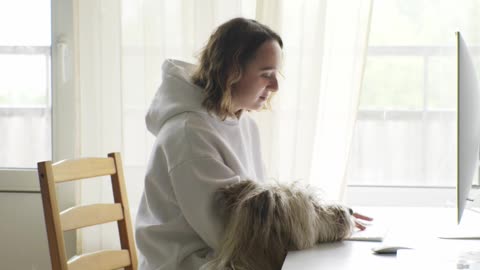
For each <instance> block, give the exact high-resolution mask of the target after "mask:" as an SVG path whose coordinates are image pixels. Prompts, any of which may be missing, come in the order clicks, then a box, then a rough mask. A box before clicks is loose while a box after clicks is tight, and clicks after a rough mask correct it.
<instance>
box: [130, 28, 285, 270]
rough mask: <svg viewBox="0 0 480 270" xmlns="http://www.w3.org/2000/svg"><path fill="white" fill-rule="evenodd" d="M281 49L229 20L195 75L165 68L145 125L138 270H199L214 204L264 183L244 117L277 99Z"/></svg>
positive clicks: (253, 131)
mask: <svg viewBox="0 0 480 270" xmlns="http://www.w3.org/2000/svg"><path fill="white" fill-rule="evenodd" d="M282 47H283V42H282V39H281V38H280V37H279V36H278V35H277V34H276V33H275V32H273V31H272V30H271V29H269V28H268V27H266V26H264V25H262V24H260V23H258V22H256V21H254V20H248V19H243V18H236V19H232V20H230V21H228V22H226V23H224V24H223V25H221V26H219V27H218V29H217V30H216V31H215V32H214V33H213V34H212V36H211V37H210V39H209V41H208V44H207V45H206V47H205V48H204V50H203V52H202V54H201V57H200V63H199V65H198V67H195V66H193V65H191V64H188V63H185V62H181V61H176V60H167V61H165V63H164V64H163V67H162V68H163V82H162V85H161V87H160V89H159V90H158V92H157V93H156V95H155V98H154V100H153V102H152V104H151V107H150V109H149V112H148V114H147V117H146V122H147V127H148V129H149V131H150V132H151V133H152V134H154V135H155V136H156V141H155V144H154V148H153V151H152V153H151V157H150V161H149V164H148V169H147V174H146V178H145V190H144V193H143V196H142V199H141V203H140V207H139V210H138V215H137V220H136V240H137V246H138V249H139V251H140V256H139V257H140V269H142V270H153V269H156V270H159V269H182V270H183V269H185V270H190V269H198V268H199V267H201V266H202V265H204V264H205V263H207V262H208V261H209V260H210V259H211V258H212V256H213V253H214V251H215V250H217V249H218V247H219V244H220V242H221V239H222V235H223V231H224V228H223V222H222V219H221V217H220V216H219V213H218V208H219V206H217V205H215V203H214V200H213V194H214V193H215V191H216V190H217V189H219V188H222V187H225V186H227V185H229V184H234V183H238V182H239V181H242V180H245V179H254V180H256V181H263V180H264V179H265V175H264V169H263V163H262V159H261V153H260V141H259V134H258V129H257V126H256V124H255V123H254V121H253V120H252V119H251V118H250V116H249V115H248V113H246V112H247V111H250V110H259V109H261V108H263V107H265V106H267V105H268V103H269V100H270V98H271V97H272V95H273V93H275V92H276V91H278V81H277V74H278V71H279V69H280V66H281V63H282Z"/></svg>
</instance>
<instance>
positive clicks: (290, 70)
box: [76, 0, 371, 252]
mask: <svg viewBox="0 0 480 270" xmlns="http://www.w3.org/2000/svg"><path fill="white" fill-rule="evenodd" d="M76 5H77V7H76V8H77V9H78V12H77V13H78V15H77V16H78V19H77V21H78V22H79V23H78V27H77V29H78V33H77V34H78V42H77V43H78V44H79V55H78V61H79V68H78V70H77V72H76V74H77V75H78V76H80V87H79V92H80V93H79V96H80V101H79V102H81V104H82V106H81V112H80V113H79V117H80V120H81V121H80V122H81V127H82V130H81V136H82V139H81V147H80V149H82V153H81V154H82V155H83V156H89V155H104V154H105V153H107V152H109V151H121V152H122V155H123V162H124V170H125V177H126V182H127V183H126V184H127V189H128V195H129V203H130V207H131V215H132V217H133V218H134V217H135V214H136V209H137V207H138V203H139V199H140V196H141V192H142V189H143V180H144V174H145V167H146V163H147V159H148V156H149V154H150V151H151V147H152V143H153V139H154V138H153V136H152V135H151V134H149V133H147V131H146V128H145V124H144V115H145V113H146V110H147V108H148V106H149V104H150V102H151V99H152V97H153V95H154V93H155V91H156V89H157V87H158V85H159V84H160V83H161V64H162V62H163V61H164V59H165V58H180V59H184V60H187V61H190V62H195V61H196V58H195V56H196V55H197V54H198V52H199V51H200V49H201V48H202V46H203V45H204V44H205V42H206V41H207V39H208V37H209V35H210V34H211V32H212V31H213V30H214V28H215V27H216V26H218V25H220V24H221V23H223V22H225V21H226V20H228V19H230V18H233V17H237V16H243V17H247V18H255V19H257V20H259V21H260V22H262V23H265V24H267V25H269V26H271V27H272V28H273V29H274V30H276V31H278V32H279V33H280V35H281V36H282V38H283V40H284V45H285V46H284V55H285V62H284V68H283V71H282V73H283V74H284V76H285V80H284V81H283V83H282V84H281V86H280V87H281V89H280V91H279V92H278V94H277V96H276V97H275V98H274V102H273V104H272V105H273V108H274V109H273V110H272V111H264V112H259V113H253V116H254V117H255V118H256V119H257V121H258V123H259V127H260V130H261V137H262V138H261V139H262V147H263V149H262V150H263V153H264V160H265V163H266V166H267V169H268V174H269V175H270V176H271V177H272V178H274V179H277V180H280V181H292V180H302V181H305V182H309V183H311V184H315V185H318V186H320V187H321V188H322V189H323V190H324V191H325V194H327V195H328V197H329V198H331V199H341V195H342V190H343V188H342V187H343V186H344V184H345V183H344V176H345V170H346V167H347V160H348V156H349V149H350V141H351V137H352V132H353V126H354V121H355V116H356V109H357V102H358V96H359V90H360V85H361V78H362V70H363V64H364V56H365V48H366V44H367V36H368V28H369V21H370V7H371V1H370V0H365V1H363V0H362V1H338V0H336V1H333V0H324V1H316V0H315V1H314V0H311V1H309V0H305V1H295V2H294V1H273V0H263V1H262V0H257V1H255V0H243V1H242V0H237V1H222V0H216V1H214V0H210V1H194V0H183V1H168V0H163V1H159V0H123V1H115V0H101V1H99V0H82V1H77V2H76ZM88 185H90V186H89V187H88V188H91V187H94V188H95V187H96V192H94V193H87V192H80V196H79V197H80V201H81V202H82V203H89V202H93V201H108V200H111V196H110V192H111V191H110V187H109V183H108V182H106V181H101V180H99V181H97V182H95V181H92V182H91V183H89V184H88ZM82 190H87V186H84V187H82ZM112 230H113V233H112ZM114 233H116V232H115V228H114V227H113V226H110V227H107V228H106V227H100V228H98V229H89V230H84V232H82V234H81V235H80V238H79V239H81V241H80V246H81V247H82V251H84V252H85V251H91V250H95V249H96V248H97V247H111V246H116V245H118V243H114V242H112V241H111V238H112V237H111V236H112V235H114ZM99 236H100V237H99Z"/></svg>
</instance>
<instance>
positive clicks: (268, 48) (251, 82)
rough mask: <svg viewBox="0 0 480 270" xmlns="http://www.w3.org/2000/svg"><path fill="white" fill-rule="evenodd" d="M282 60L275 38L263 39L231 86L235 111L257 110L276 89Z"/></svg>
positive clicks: (280, 50)
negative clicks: (238, 78)
mask: <svg viewBox="0 0 480 270" xmlns="http://www.w3.org/2000/svg"><path fill="white" fill-rule="evenodd" d="M281 62H282V49H281V48H280V45H279V44H278V42H277V41H275V40H269V41H265V42H264V43H263V44H262V45H261V46H260V47H259V48H258V49H257V51H256V53H255V56H254V58H253V59H252V60H250V61H249V62H248V63H247V64H246V66H245V69H244V71H243V76H242V78H241V79H240V81H239V82H237V83H235V84H234V85H233V87H232V92H233V93H232V96H233V98H232V99H233V104H234V106H235V112H237V111H239V110H242V109H243V110H259V109H261V108H262V107H263V105H264V103H265V102H266V101H267V99H268V96H269V95H271V94H272V92H276V91H277V90H278V81H277V74H278V71H279V69H280V66H281Z"/></svg>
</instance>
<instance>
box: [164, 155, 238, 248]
mask: <svg viewBox="0 0 480 270" xmlns="http://www.w3.org/2000/svg"><path fill="white" fill-rule="evenodd" d="M170 180H171V184H172V187H173V190H174V192H175V196H176V198H177V202H178V205H179V207H180V209H181V210H182V212H183V214H184V216H185V219H186V220H187V222H188V223H189V224H190V226H191V227H192V228H193V230H195V232H196V233H197V234H198V235H199V236H200V237H201V238H202V240H203V241H205V243H207V245H208V246H210V247H211V248H213V249H214V250H216V249H217V248H218V247H219V245H220V241H221V238H222V236H223V231H224V223H223V221H222V219H221V217H220V216H219V211H218V210H219V209H218V207H221V206H217V205H214V196H213V194H214V192H215V191H216V190H217V189H218V188H220V187H224V186H226V185H229V184H233V183H237V182H239V181H240V176H238V175H236V174H235V173H234V172H233V171H232V170H231V169H230V168H229V167H227V166H226V165H225V164H223V163H222V162H221V161H218V160H216V159H215V158H212V157H203V158H196V159H192V160H188V161H185V162H183V163H182V164H180V165H178V166H176V167H175V168H173V169H172V170H171V171H170Z"/></svg>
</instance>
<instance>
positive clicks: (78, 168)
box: [53, 158, 116, 183]
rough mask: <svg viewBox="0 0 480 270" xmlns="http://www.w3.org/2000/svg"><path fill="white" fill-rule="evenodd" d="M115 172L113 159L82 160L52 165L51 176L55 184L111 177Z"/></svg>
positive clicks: (65, 161)
mask: <svg viewBox="0 0 480 270" xmlns="http://www.w3.org/2000/svg"><path fill="white" fill-rule="evenodd" d="M115 172H116V169H115V162H114V160H113V158H82V159H77V160H64V161H59V162H57V163H55V164H53V175H54V180H55V182H56V183H58V182H65V181H71V180H76V179H82V178H91V177H96V176H103V175H112V174H114V173H115Z"/></svg>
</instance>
